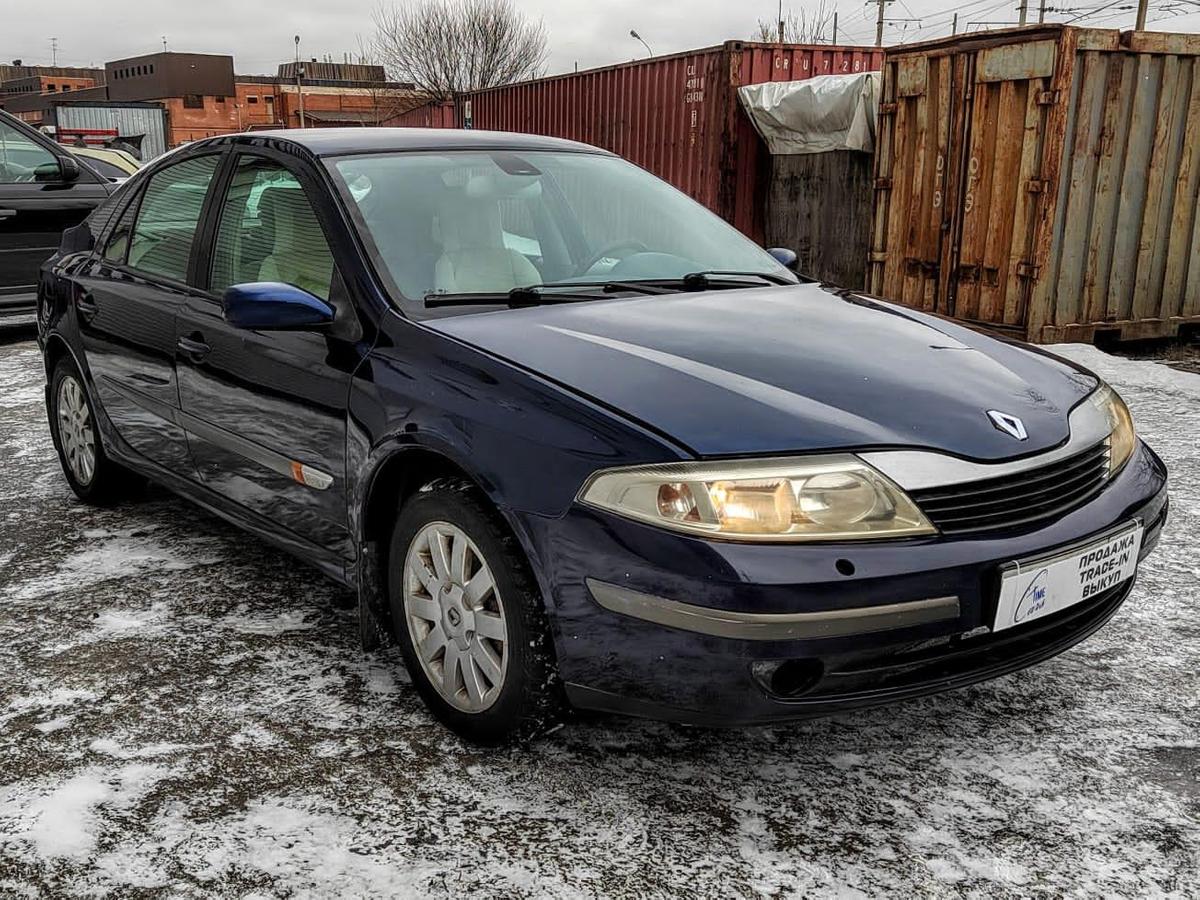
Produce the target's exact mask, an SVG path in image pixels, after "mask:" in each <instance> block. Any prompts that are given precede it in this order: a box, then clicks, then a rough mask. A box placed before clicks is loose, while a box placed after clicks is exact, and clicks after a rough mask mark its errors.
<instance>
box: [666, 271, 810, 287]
mask: <svg viewBox="0 0 1200 900" xmlns="http://www.w3.org/2000/svg"><path fill="white" fill-rule="evenodd" d="M738 278H761V279H762V280H763V281H766V282H769V283H770V284H779V285H788V284H795V283H796V282H795V281H793V280H792V279H791V278H788V277H786V276H784V275H776V274H775V273H774V272H739V271H737V270H734V269H706V270H705V271H703V272H688V273H687V274H686V275H684V276H683V278H681V279H680V281H682V282H683V286H684V287H685V288H687V289H688V290H693V291H703V290H707V289H708V288H709V287H711V286H712V285H713V284H714V283H729V282H730V281H733V280H734V279H738ZM735 283H736V282H735Z"/></svg>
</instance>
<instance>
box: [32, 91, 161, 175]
mask: <svg viewBox="0 0 1200 900" xmlns="http://www.w3.org/2000/svg"><path fill="white" fill-rule="evenodd" d="M54 121H55V124H56V125H57V126H58V127H59V128H61V129H68V128H84V129H93V128H94V129H116V132H117V134H118V135H136V134H144V135H145V136H146V137H145V140H143V141H142V159H143V161H149V160H151V159H154V157H156V156H160V155H161V154H163V153H166V152H167V136H166V111H165V110H163V109H162V107H159V106H116V105H114V106H94V105H87V106H75V105H70V104H58V105H56V106H55V107H54Z"/></svg>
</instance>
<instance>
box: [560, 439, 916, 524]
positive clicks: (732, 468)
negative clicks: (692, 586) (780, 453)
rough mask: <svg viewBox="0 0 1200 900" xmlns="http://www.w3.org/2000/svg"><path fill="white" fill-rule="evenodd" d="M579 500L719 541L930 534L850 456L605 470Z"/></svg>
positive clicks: (904, 498) (897, 492) (882, 481)
mask: <svg viewBox="0 0 1200 900" xmlns="http://www.w3.org/2000/svg"><path fill="white" fill-rule="evenodd" d="M579 499H580V500H581V501H582V502H583V503H588V504H591V505H592V506H598V507H600V508H601V509H607V510H610V511H612V512H615V513H617V514H618V515H622V516H627V517H629V518H631V519H638V520H640V521H643V522H649V523H651V524H653V525H659V526H661V527H663V528H670V529H673V530H675V531H684V532H688V533H691V534H696V535H704V536H708V537H714V538H723V539H725V540H736V541H771V542H775V541H835V540H836V541H840V540H859V539H863V538H896V537H912V536H915V535H926V534H934V533H936V529H935V528H934V527H933V525H931V524H930V522H929V520H928V519H926V518H925V516H924V514H923V513H922V512H921V511H920V510H919V509H918V508H917V506H916V504H915V503H913V502H912V500H910V499H909V498H908V495H907V494H905V493H904V491H903V490H901V489H900V488H899V487H898V486H897V485H896V484H895V483H894V482H892V481H891V480H889V479H888V478H887V477H885V476H884V475H882V474H881V473H880V472H878V471H876V470H875V469H873V468H871V466H869V465H867V464H866V463H865V462H863V461H862V460H860V459H858V458H857V457H855V456H851V455H848V454H837V455H828V456H814V457H801V458H796V459H750V460H736V461H721V462H686V463H669V464H664V465H651V466H634V467H631V468H627V469H609V470H607V471H603V472H597V473H596V474H595V475H593V476H592V477H591V478H590V479H588V482H587V483H586V484H585V485H584V486H583V489H582V490H581V491H580V493H579Z"/></svg>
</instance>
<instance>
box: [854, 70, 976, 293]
mask: <svg viewBox="0 0 1200 900" xmlns="http://www.w3.org/2000/svg"><path fill="white" fill-rule="evenodd" d="M967 61H968V57H967V56H966V55H964V54H961V53H959V54H943V55H939V56H933V55H930V56H925V55H912V56H899V57H897V58H894V59H889V60H888V61H887V63H886V65H885V67H884V85H883V101H882V102H881V103H880V109H879V140H878V145H877V151H876V178H875V212H874V215H873V217H872V233H871V253H870V255H869V257H868V261H869V271H868V283H869V287H870V291H871V292H872V293H874V294H877V295H878V296H881V297H886V298H888V299H890V300H897V301H899V302H901V303H905V304H907V305H908V306H914V307H917V308H918V309H924V310H936V311H944V306H945V288H944V286H943V284H942V272H943V268H944V261H943V257H944V256H945V254H946V252H947V250H946V248H947V247H948V246H949V241H948V240H947V238H948V236H949V232H950V229H951V226H952V224H953V214H952V213H953V209H954V206H955V192H956V190H957V189H958V187H959V182H958V181H957V180H956V179H955V178H954V177H953V172H954V171H955V170H956V168H957V166H956V165H955V159H956V157H955V148H956V147H959V148H960V147H961V146H962V140H961V138H959V139H958V140H956V139H955V137H956V136H957V135H961V134H962V133H963V130H964V118H963V116H964V105H965V96H966V90H965V86H966V84H967V83H968V72H967ZM960 155H961V154H960Z"/></svg>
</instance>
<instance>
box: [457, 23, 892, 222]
mask: <svg viewBox="0 0 1200 900" xmlns="http://www.w3.org/2000/svg"><path fill="white" fill-rule="evenodd" d="M881 62H882V53H881V51H878V50H875V49H873V48H861V47H829V46H820V45H788V44H783V45H778V44H751V43H743V42H738V41H731V42H728V43H726V44H724V45H722V46H720V47H709V48H706V49H703V50H695V51H691V52H687V53H679V54H675V55H672V56H658V57H651V58H650V59H646V60H641V61H636V62H631V63H625V64H622V65H618V66H610V67H607V68H603V69H592V70H589V71H585V72H578V73H572V74H567V75H560V76H556V77H553V78H545V79H540V80H538V81H530V82H523V83H520V84H514V85H507V86H504V87H500V88H493V89H491V90H488V91H480V92H477V93H475V94H473V95H472V96H471V97H469V98H468V99H469V101H470V113H471V116H470V118H471V126H472V127H474V128H482V129H491V130H497V131H519V132H526V133H531V134H545V135H550V136H553V137H562V138H568V139H571V140H577V141H583V142H584V143H588V144H594V145H596V146H599V147H604V148H605V149H608V150H611V151H613V152H614V153H618V154H620V155H621V156H623V157H625V158H626V159H629V160H632V161H633V162H635V163H637V164H638V165H640V166H642V167H644V168H646V169H648V170H649V171H651V172H653V173H654V174H656V175H658V176H659V177H660V178H663V179H664V180H666V181H669V182H670V183H671V184H673V185H675V186H676V187H677V188H679V189H681V190H683V191H684V192H686V193H687V194H689V195H690V196H692V197H693V198H694V199H696V200H697V201H699V202H700V203H702V204H704V205H705V206H707V207H708V208H709V209H711V210H713V211H714V212H716V213H718V214H719V215H722V216H723V217H725V218H726V219H728V220H729V221H730V222H732V223H733V224H734V225H736V226H737V227H738V228H740V229H741V230H742V231H743V232H745V233H746V234H749V235H750V236H752V237H755V238H756V239H758V240H762V239H763V235H764V232H765V227H764V215H763V207H764V200H765V192H766V189H765V185H764V184H763V180H764V175H765V171H764V166H765V164H766V161H767V155H766V151H765V148H764V147H763V145H762V141H761V140H760V139H759V137H758V135H757V133H755V131H754V127H753V125H752V124H751V123H750V120H749V119H748V118H747V117H746V115H745V113H744V112H743V111H742V110H741V108H740V106H739V105H738V102H737V96H736V92H737V88H738V87H739V86H741V85H743V84H756V83H759V82H763V81H793V80H799V79H803V78H810V77H812V76H813V75H825V74H831V73H838V72H858V71H863V70H865V69H877V68H878V67H879V65H880V63H881ZM463 111H464V109H463V108H462V107H460V114H461V113H462V112H463Z"/></svg>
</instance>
